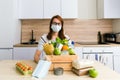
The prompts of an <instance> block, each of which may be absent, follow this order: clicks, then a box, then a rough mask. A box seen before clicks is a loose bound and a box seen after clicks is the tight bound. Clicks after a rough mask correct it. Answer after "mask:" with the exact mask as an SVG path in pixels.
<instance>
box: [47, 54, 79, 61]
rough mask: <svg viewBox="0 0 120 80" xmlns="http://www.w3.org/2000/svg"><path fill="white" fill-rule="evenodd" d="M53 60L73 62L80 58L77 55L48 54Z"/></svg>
mask: <svg viewBox="0 0 120 80" xmlns="http://www.w3.org/2000/svg"><path fill="white" fill-rule="evenodd" d="M47 57H48V58H49V59H50V60H51V61H52V62H72V61H73V60H76V59H77V58H78V56H77V55H47Z"/></svg>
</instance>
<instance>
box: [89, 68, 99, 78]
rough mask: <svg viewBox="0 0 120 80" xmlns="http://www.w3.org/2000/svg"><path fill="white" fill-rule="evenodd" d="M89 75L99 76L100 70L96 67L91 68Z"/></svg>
mask: <svg viewBox="0 0 120 80" xmlns="http://www.w3.org/2000/svg"><path fill="white" fill-rule="evenodd" d="M89 76H90V77H92V78H96V77H97V76H98V72H97V70H96V69H90V70H89Z"/></svg>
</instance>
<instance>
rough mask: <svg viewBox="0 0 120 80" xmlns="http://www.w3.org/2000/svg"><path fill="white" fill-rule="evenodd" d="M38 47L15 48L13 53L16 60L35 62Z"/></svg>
mask: <svg viewBox="0 0 120 80" xmlns="http://www.w3.org/2000/svg"><path fill="white" fill-rule="evenodd" d="M36 49H37V47H14V50H13V53H14V58H13V59H15V60H34V54H35V51H36Z"/></svg>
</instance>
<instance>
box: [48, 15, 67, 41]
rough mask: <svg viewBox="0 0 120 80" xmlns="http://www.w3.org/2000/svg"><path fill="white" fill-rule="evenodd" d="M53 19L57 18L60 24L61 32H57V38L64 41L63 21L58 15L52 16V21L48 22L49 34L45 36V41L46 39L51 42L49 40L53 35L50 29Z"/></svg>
mask: <svg viewBox="0 0 120 80" xmlns="http://www.w3.org/2000/svg"><path fill="white" fill-rule="evenodd" d="M55 18H57V19H58V20H59V21H60V22H61V30H60V31H59V32H58V37H59V38H60V39H65V35H64V29H63V24H64V22H63V19H62V18H61V17H60V16H59V15H55V16H53V17H52V19H51V20H50V25H49V33H48V35H47V39H48V40H51V39H52V35H53V33H54V31H53V30H52V29H51V25H52V23H53V20H54V19H55Z"/></svg>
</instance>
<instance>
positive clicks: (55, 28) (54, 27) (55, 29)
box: [51, 24, 61, 32]
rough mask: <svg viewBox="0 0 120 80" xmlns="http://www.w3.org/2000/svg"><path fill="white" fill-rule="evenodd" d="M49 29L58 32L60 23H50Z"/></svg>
mask: <svg viewBox="0 0 120 80" xmlns="http://www.w3.org/2000/svg"><path fill="white" fill-rule="evenodd" d="M51 29H52V30H53V31H54V32H59V31H60V30H61V26H60V25H54V24H53V25H52V26H51Z"/></svg>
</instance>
